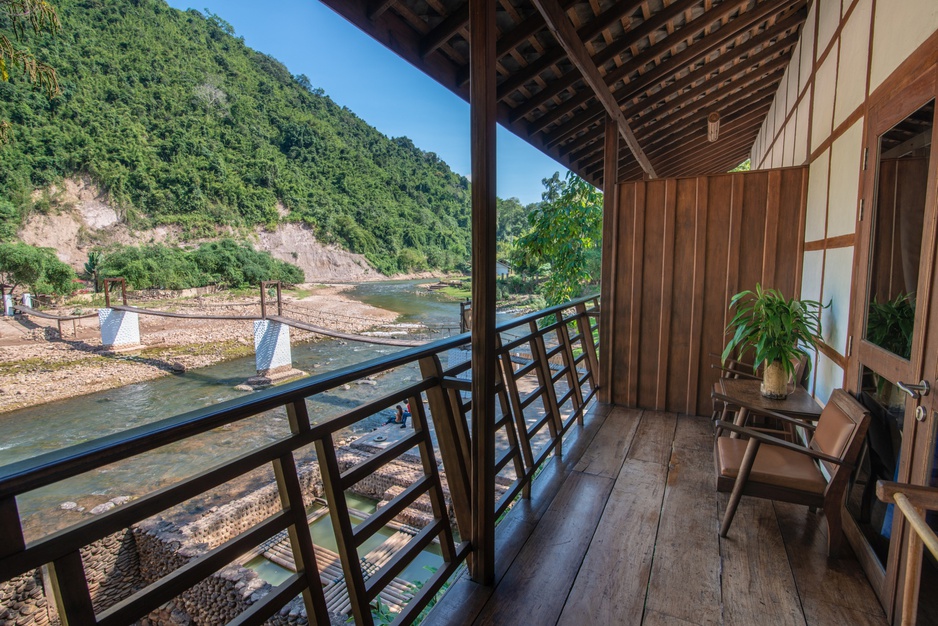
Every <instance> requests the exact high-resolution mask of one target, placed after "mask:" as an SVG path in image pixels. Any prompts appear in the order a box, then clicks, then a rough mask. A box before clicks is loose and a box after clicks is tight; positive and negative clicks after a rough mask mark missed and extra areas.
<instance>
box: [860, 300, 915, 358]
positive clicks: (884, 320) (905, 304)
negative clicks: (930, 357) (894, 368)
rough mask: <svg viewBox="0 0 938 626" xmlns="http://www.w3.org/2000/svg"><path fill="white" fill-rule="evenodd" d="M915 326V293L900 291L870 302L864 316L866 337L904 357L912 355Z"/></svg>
mask: <svg viewBox="0 0 938 626" xmlns="http://www.w3.org/2000/svg"><path fill="white" fill-rule="evenodd" d="M914 328H915V294H912V293H907V294H902V293H900V294H899V295H897V296H896V297H895V298H893V299H892V300H887V301H886V302H877V301H876V298H873V301H872V302H870V311H869V315H868V317H867V318H866V338H867V339H868V340H869V341H870V342H872V343H875V344H876V345H877V346H879V347H881V348H885V349H886V350H889V351H890V352H892V353H893V354H897V355H899V356H901V357H902V358H904V359H907V358H909V357H910V356H911V355H912V331H913V330H914Z"/></svg>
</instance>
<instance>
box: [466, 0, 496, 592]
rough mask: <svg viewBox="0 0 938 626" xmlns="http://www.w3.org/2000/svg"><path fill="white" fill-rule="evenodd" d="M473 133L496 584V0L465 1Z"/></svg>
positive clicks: (479, 439)
mask: <svg viewBox="0 0 938 626" xmlns="http://www.w3.org/2000/svg"><path fill="white" fill-rule="evenodd" d="M469 30H470V36H469V103H470V128H471V136H472V324H471V326H470V329H471V330H472V451H471V452H472V459H471V461H472V468H471V471H472V474H471V478H472V537H470V540H471V542H472V550H473V552H472V558H471V560H470V562H469V573H470V575H471V576H472V579H473V580H474V581H476V582H479V583H482V584H484V585H491V584H493V583H494V581H495V368H496V366H497V363H496V360H495V358H496V356H495V116H496V105H497V99H496V86H495V62H496V60H497V57H496V54H495V39H496V35H497V33H496V30H495V0H469Z"/></svg>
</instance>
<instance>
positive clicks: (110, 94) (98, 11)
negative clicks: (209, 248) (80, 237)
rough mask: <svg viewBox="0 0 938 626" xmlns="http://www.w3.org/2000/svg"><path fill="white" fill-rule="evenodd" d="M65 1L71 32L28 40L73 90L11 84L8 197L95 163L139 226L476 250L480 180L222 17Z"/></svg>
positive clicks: (137, 2) (15, 199)
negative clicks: (335, 97)
mask: <svg viewBox="0 0 938 626" xmlns="http://www.w3.org/2000/svg"><path fill="white" fill-rule="evenodd" d="M3 1H4V0H0V2H3ZM56 4H57V8H58V14H59V18H60V20H61V22H62V34H61V35H60V36H58V37H56V38H54V39H50V38H43V37H41V36H39V35H36V34H34V33H32V32H31V31H27V32H25V33H24V35H23V44H24V45H26V46H29V47H31V48H32V49H34V50H35V51H36V53H37V55H40V56H41V57H42V58H43V59H45V60H47V61H48V62H49V63H50V64H52V65H54V66H55V67H56V68H58V70H59V75H60V82H61V88H62V95H61V96H60V97H58V98H55V99H53V100H49V99H48V98H46V97H44V96H43V95H42V94H39V93H36V92H35V91H34V90H33V89H31V87H30V85H29V84H27V82H26V81H11V82H8V83H4V82H0V119H9V120H10V123H11V125H12V127H13V130H14V132H15V137H16V140H15V141H13V142H11V143H9V144H7V145H6V146H3V147H2V148H0V162H2V163H3V167H2V168H0V198H4V199H7V200H9V201H11V202H12V203H13V204H14V208H15V209H17V211H19V213H20V214H25V212H26V210H27V208H28V206H29V197H30V194H31V193H32V192H33V191H34V190H35V189H37V188H45V187H48V186H49V185H50V184H52V183H55V182H57V181H60V180H61V179H62V178H63V177H66V176H71V175H78V174H82V175H84V174H87V175H90V176H91V177H92V178H93V179H94V180H95V181H96V182H98V183H99V184H100V185H101V186H102V188H103V189H104V190H105V191H106V192H107V193H108V194H109V197H110V200H111V202H112V204H114V205H115V206H117V207H119V208H120V210H121V211H122V218H123V219H124V220H125V221H127V222H130V223H132V224H133V225H134V226H135V227H139V228H143V227H146V226H153V225H159V224H177V225H180V226H182V227H183V229H184V231H185V232H186V233H187V234H188V235H189V236H192V237H206V236H215V235H217V232H218V228H219V226H229V227H234V228H243V227H253V226H255V225H264V226H273V225H276V224H277V223H278V222H280V221H282V220H288V221H294V222H300V223H304V224H307V225H309V226H310V227H311V228H312V229H313V230H314V232H315V234H316V236H317V237H318V238H319V239H320V240H321V241H323V242H325V243H338V244H341V245H343V246H345V247H346V248H348V249H349V250H351V251H353V252H358V253H361V254H363V255H365V256H366V257H367V258H368V260H369V261H370V262H371V263H372V264H374V266H375V267H376V268H377V269H378V270H380V271H382V272H385V273H394V272H398V271H400V270H401V266H402V264H403V265H405V266H407V267H418V266H420V265H421V264H422V263H426V266H427V267H429V268H439V269H444V270H451V269H454V268H458V267H460V266H462V265H464V264H465V263H466V261H467V260H468V258H469V249H470V233H469V223H470V209H469V182H468V180H467V179H466V178H465V177H463V176H459V175H457V174H455V173H454V172H453V171H452V170H450V168H449V166H447V165H446V163H444V162H443V161H442V160H440V158H439V157H438V156H437V155H435V154H433V153H429V152H424V151H422V150H420V149H418V148H417V147H416V146H414V144H413V142H412V141H411V140H409V139H407V138H406V137H400V138H395V139H389V138H388V137H386V136H384V135H382V134H381V133H379V132H378V131H377V130H376V129H374V128H373V127H371V126H369V125H368V124H367V123H365V122H364V121H363V120H361V119H360V118H358V117H357V116H355V115H354V114H353V113H352V112H351V111H349V110H348V109H347V108H344V107H342V106H339V105H338V104H336V103H335V102H333V101H332V99H330V98H329V97H328V96H326V95H325V94H324V93H323V91H322V90H321V89H315V88H313V87H312V83H311V80H312V81H315V80H316V77H315V76H312V77H310V78H307V77H297V78H295V77H294V76H292V75H291V74H290V72H289V71H288V70H287V68H286V67H284V66H283V65H282V64H281V63H279V62H278V61H277V60H275V59H273V58H271V57H269V56H267V55H265V54H262V53H260V52H257V51H254V50H252V49H250V48H248V47H247V46H246V45H245V44H244V42H243V41H242V40H241V39H240V38H237V37H235V36H234V35H233V30H232V28H231V26H230V25H229V24H227V23H226V22H225V21H224V20H223V19H222V18H220V17H219V16H217V15H213V14H209V15H208V16H205V15H203V14H202V13H200V12H198V11H195V10H189V11H185V12H181V11H177V10H175V9H172V8H170V7H168V6H167V5H166V4H165V2H163V1H162V0H108V1H107V2H103V1H100V0H58V1H57V3H56ZM2 28H3V25H2V23H0V29H2ZM40 53H41V54H40ZM278 202H281V203H282V204H283V206H285V207H286V208H287V210H288V215H287V216H286V217H281V216H280V215H279V214H278V210H277V207H278ZM0 217H3V216H0ZM12 220H13V217H12V216H10V217H8V218H6V220H5V221H12ZM17 220H18V218H17ZM17 224H18V221H17ZM407 250H410V251H412V252H406V251H407Z"/></svg>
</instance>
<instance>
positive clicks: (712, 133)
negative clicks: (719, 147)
mask: <svg viewBox="0 0 938 626" xmlns="http://www.w3.org/2000/svg"><path fill="white" fill-rule="evenodd" d="M719 136H720V114H719V113H717V112H716V111H714V112H713V113H711V114H710V115H708V116H707V141H709V142H710V143H713V142H714V141H716V140H717V138H718V137H719Z"/></svg>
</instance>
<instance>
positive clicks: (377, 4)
mask: <svg viewBox="0 0 938 626" xmlns="http://www.w3.org/2000/svg"><path fill="white" fill-rule="evenodd" d="M392 4H394V0H371V2H369V3H368V19H369V20H376V19H378V18H379V17H381V14H382V13H384V12H385V11H387V10H388V9H390V8H391V5H392Z"/></svg>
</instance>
